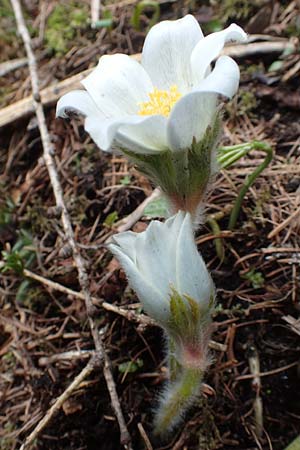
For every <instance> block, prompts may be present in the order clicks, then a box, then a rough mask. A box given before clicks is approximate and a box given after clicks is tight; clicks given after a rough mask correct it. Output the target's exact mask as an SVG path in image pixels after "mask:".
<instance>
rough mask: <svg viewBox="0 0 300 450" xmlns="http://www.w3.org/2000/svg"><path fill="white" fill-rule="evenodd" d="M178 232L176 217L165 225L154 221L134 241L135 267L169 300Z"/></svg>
mask: <svg viewBox="0 0 300 450" xmlns="http://www.w3.org/2000/svg"><path fill="white" fill-rule="evenodd" d="M177 222H179V223H177ZM178 225H179V227H178ZM179 230H180V219H179V220H178V217H177V216H174V217H172V218H171V219H169V220H167V221H166V222H165V223H162V222H159V221H157V220H154V221H152V222H151V223H150V225H149V226H148V228H147V230H146V231H145V232H144V233H142V234H140V235H139V236H138V238H137V241H136V257H137V260H136V262H137V265H138V267H139V268H140V271H141V273H142V274H143V276H144V277H145V278H146V279H147V280H149V282H150V283H151V284H153V285H155V286H156V287H157V289H158V290H159V292H161V293H162V295H163V297H164V298H169V295H170V292H171V290H170V286H174V287H175V288H176V267H175V263H176V241H177V238H178V233H179Z"/></svg>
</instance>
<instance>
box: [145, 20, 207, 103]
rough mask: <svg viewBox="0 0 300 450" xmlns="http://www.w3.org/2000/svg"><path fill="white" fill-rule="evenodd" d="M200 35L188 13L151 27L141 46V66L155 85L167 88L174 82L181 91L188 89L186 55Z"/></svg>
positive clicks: (189, 71)
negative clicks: (180, 17) (182, 16)
mask: <svg viewBox="0 0 300 450" xmlns="http://www.w3.org/2000/svg"><path fill="white" fill-rule="evenodd" d="M202 38H203V33H202V31H201V28H200V26H199V24H198V22H197V20H196V19H195V18H194V17H193V16H191V15H187V16H185V17H184V18H182V19H179V20H175V21H168V20H166V21H164V22H161V23H159V24H157V25H154V26H153V27H152V28H151V30H150V31H149V33H148V35H147V37H146V39H145V43H144V47H143V53H142V65H143V67H144V68H145V69H146V71H147V73H148V74H149V75H150V78H151V80H152V83H153V85H154V86H155V87H156V88H158V89H167V90H168V89H170V87H171V86H172V85H177V87H178V89H179V91H180V92H181V93H182V94H185V93H186V92H187V90H188V89H190V88H191V81H192V74H191V67H190V56H191V54H192V51H193V49H194V47H195V46H196V44H197V43H198V42H199V40H200V39H202Z"/></svg>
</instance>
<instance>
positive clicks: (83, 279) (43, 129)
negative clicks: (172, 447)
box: [11, 0, 131, 448]
mask: <svg viewBox="0 0 300 450" xmlns="http://www.w3.org/2000/svg"><path fill="white" fill-rule="evenodd" d="M11 4H12V6H13V10H14V14H15V18H16V22H17V26H18V31H19V33H20V35H21V37H22V40H23V42H24V46H25V50H26V54H27V58H28V65H29V72H30V78H31V86H32V94H33V104H34V108H35V113H36V117H37V120H38V126H39V130H40V133H41V139H42V144H43V155H44V160H45V163H46V166H47V169H48V173H49V177H50V182H51V185H52V188H53V192H54V196H55V201H56V206H57V207H58V208H59V209H60V210H61V220H62V224H63V228H64V232H65V237H66V241H67V243H68V245H69V246H70V248H71V249H72V253H73V259H74V263H75V265H76V268H77V271H78V279H79V284H80V287H81V292H82V294H83V295H84V300H85V305H86V310H87V315H88V321H89V325H90V329H91V333H92V336H93V340H94V344H95V348H96V354H97V357H96V358H93V359H92V360H91V362H90V364H93V365H95V364H96V362H97V364H98V363H99V360H103V361H104V368H103V373H104V377H105V380H106V383H107V387H108V391H109V393H110V398H111V402H112V406H113V409H114V411H115V414H116V417H117V420H118V423H119V427H120V433H121V437H120V440H121V443H122V444H123V445H124V446H125V447H126V448H131V443H130V442H131V438H130V435H129V432H128V430H127V426H126V423H125V420H124V417H123V414H122V410H121V405H120V401H119V398H118V395H117V390H116V386H115V383H114V380H113V377H112V373H111V370H110V360H109V358H108V356H107V354H106V352H105V350H104V347H103V343H102V340H101V337H100V334H99V331H98V329H97V326H96V323H95V321H94V320H93V314H94V306H93V303H92V298H91V294H90V292H89V280H88V274H87V270H86V267H85V262H84V260H83V258H82V257H81V254H80V251H79V249H78V246H77V244H76V241H75V237H74V232H73V228H72V224H71V220H70V217H69V214H68V211H67V208H66V205H65V201H64V197H63V192H62V187H61V184H60V180H59V177H58V173H57V169H56V164H55V160H54V158H53V153H54V150H53V146H52V143H51V141H50V136H49V133H48V129H47V125H46V120H45V115H44V111H43V106H42V103H41V97H40V92H39V81H38V75H37V64H36V59H35V56H34V53H33V51H32V46H31V38H30V35H29V32H28V29H27V27H26V24H25V21H24V18H23V14H22V10H21V5H20V2H19V0H11ZM87 367H89V366H87ZM71 386H72V385H71ZM68 392H69V391H68ZM55 404H57V403H55ZM58 405H60V403H58ZM52 415H53V414H51V415H50V416H45V417H44V419H43V420H42V421H41V422H40V423H41V424H42V425H43V427H44V426H45V425H46V423H48V421H49V420H50V418H51V417H52ZM48 417H49V418H48ZM37 430H38V431H37V433H36V436H37V435H38V432H39V430H40V428H39V425H38V427H37ZM36 436H35V437H36ZM28 439H29V438H28ZM27 442H30V443H32V442H33V440H30V441H29V440H27Z"/></svg>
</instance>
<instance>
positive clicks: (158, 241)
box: [109, 211, 214, 332]
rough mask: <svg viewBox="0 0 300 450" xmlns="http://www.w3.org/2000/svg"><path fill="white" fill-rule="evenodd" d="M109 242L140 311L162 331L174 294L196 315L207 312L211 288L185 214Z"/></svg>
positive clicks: (211, 293)
mask: <svg viewBox="0 0 300 450" xmlns="http://www.w3.org/2000/svg"><path fill="white" fill-rule="evenodd" d="M112 239H113V241H112V243H111V244H109V249H110V250H111V252H112V253H113V254H114V255H115V256H116V258H117V259H118V260H119V261H120V264H121V266H122V267H123V269H124V271H125V273H126V275H127V277H128V280H129V284H130V285H131V287H132V288H133V289H134V290H135V291H136V293H137V295H138V297H139V299H140V301H141V302H142V304H143V307H144V309H145V310H146V311H147V312H148V314H149V315H150V316H151V317H153V318H154V319H155V320H157V322H159V323H160V324H162V325H163V326H165V327H166V328H168V325H171V323H170V322H171V320H172V314H171V311H170V301H171V297H172V296H173V294H174V292H176V294H178V295H179V296H180V297H182V299H183V301H184V302H185V301H186V300H185V299H187V298H190V299H191V301H193V302H195V304H196V305H198V306H199V311H200V313H201V312H202V313H205V312H206V311H207V309H209V306H210V305H211V302H212V300H213V299H214V284H213V281H212V279H211V277H210V275H209V273H208V271H207V268H206V266H205V263H204V261H203V259H202V257H201V256H200V254H199V253H198V250H197V247H196V244H195V241H194V234H193V230H192V221H191V215H190V214H189V213H187V214H185V213H183V212H182V211H180V212H179V213H177V214H176V215H175V216H173V217H171V218H170V219H168V220H167V221H166V222H164V223H162V222H159V221H152V222H151V223H150V225H149V226H148V228H147V230H146V231H144V232H142V233H133V232H131V231H128V232H125V233H120V234H117V235H115V236H113V238H112ZM187 303H188V301H187ZM202 319H203V318H202ZM186 332H187V330H186Z"/></svg>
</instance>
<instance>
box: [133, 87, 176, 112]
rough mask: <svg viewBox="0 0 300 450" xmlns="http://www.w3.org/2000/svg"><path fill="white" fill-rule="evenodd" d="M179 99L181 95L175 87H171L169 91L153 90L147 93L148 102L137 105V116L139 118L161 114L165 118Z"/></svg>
mask: <svg viewBox="0 0 300 450" xmlns="http://www.w3.org/2000/svg"><path fill="white" fill-rule="evenodd" d="M180 97H181V94H180V92H179V91H178V87H177V86H176V85H174V86H171V87H170V90H169V91H160V90H159V89H157V88H154V91H153V92H150V93H149V98H150V100H149V101H148V102H141V103H139V107H140V110H139V112H138V114H139V115H141V116H152V115H153V114H161V115H162V116H166V117H167V116H168V115H169V114H170V112H171V109H172V108H173V106H174V105H175V103H176V102H177V101H178V100H179V99H180Z"/></svg>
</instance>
